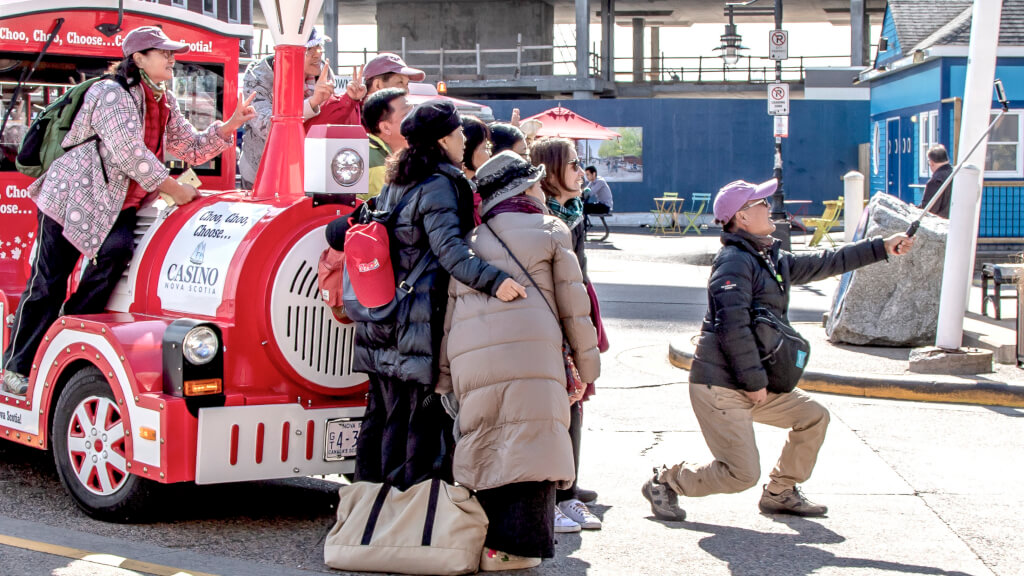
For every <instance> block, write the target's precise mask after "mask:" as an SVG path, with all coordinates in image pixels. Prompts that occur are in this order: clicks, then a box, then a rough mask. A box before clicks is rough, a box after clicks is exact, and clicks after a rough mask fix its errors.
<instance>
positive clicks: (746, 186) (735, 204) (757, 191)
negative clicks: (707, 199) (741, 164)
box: [715, 178, 779, 224]
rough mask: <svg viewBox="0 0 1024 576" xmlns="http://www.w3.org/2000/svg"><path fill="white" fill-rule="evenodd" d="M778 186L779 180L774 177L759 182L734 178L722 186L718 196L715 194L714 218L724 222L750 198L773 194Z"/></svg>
mask: <svg viewBox="0 0 1024 576" xmlns="http://www.w3.org/2000/svg"><path fill="white" fill-rule="evenodd" d="M778 187H779V181H778V180H776V179H775V178H772V179H771V180H769V181H767V182H762V183H760V184H751V183H750V182H744V181H743V180H736V181H735V182H730V183H728V184H726V185H725V186H722V188H721V189H720V190H719V191H718V196H715V220H718V221H719V222H721V223H723V224H725V223H726V222H728V221H729V220H732V217H733V216H735V215H736V213H737V212H739V211H740V209H741V208H743V205H744V204H746V203H747V202H750V201H751V200H760V199H761V198H767V197H769V196H771V195H772V194H774V193H775V189H776V188H778Z"/></svg>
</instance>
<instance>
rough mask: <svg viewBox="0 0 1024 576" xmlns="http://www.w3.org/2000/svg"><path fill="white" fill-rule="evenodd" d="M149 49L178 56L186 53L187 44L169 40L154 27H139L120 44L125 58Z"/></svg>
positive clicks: (162, 32)
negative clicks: (166, 51)
mask: <svg viewBox="0 0 1024 576" xmlns="http://www.w3.org/2000/svg"><path fill="white" fill-rule="evenodd" d="M150 48H157V49H160V50H170V51H171V52H177V53H178V54H181V53H182V52H188V44H185V43H183V42H175V41H174V40H171V39H170V38H168V37H167V35H166V34H164V31H163V30H161V29H160V28H157V27H156V26H139V27H138V28H136V29H135V30H132V31H131V32H129V33H128V35H127V36H125V37H124V42H122V43H121V50H122V51H123V52H124V55H125V56H131V55H132V54H135V53H136V52H142V51H143V50H149V49H150Z"/></svg>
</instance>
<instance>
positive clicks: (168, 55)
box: [150, 48, 177, 60]
mask: <svg viewBox="0 0 1024 576" xmlns="http://www.w3.org/2000/svg"><path fill="white" fill-rule="evenodd" d="M150 52H151V53H153V54H160V55H161V56H163V57H164V58H166V59H168V60H170V59H171V58H174V57H175V55H177V52H175V51H173V50H161V49H158V48H154V49H152V50H150Z"/></svg>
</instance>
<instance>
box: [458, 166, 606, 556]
mask: <svg viewBox="0 0 1024 576" xmlns="http://www.w3.org/2000/svg"><path fill="white" fill-rule="evenodd" d="M476 176H477V182H478V186H479V192H480V196H481V199H482V202H481V204H480V213H481V215H482V216H483V224H482V225H480V226H478V227H477V228H476V229H475V230H474V232H473V233H471V234H470V236H469V244H470V246H471V247H472V248H473V250H474V251H475V252H476V253H477V254H479V255H480V257H481V258H483V259H484V260H486V261H487V262H489V263H491V264H492V265H493V266H496V267H498V268H499V269H501V270H503V271H505V272H507V273H508V274H511V275H512V277H513V278H515V279H516V280H517V281H518V282H519V283H520V284H523V285H524V286H526V287H527V293H528V297H527V298H522V299H518V300H514V301H512V302H501V301H499V300H497V299H494V298H491V297H490V296H489V295H488V294H484V293H481V292H478V291H476V290H474V289H472V288H470V287H469V286H466V285H465V284H463V283H461V282H454V281H453V282H452V283H451V286H450V289H449V304H448V313H447V318H446V321H445V326H446V337H445V340H446V341H445V343H444V344H442V362H441V375H442V377H441V382H440V384H439V386H438V391H439V392H442V393H443V392H446V391H447V389H454V393H455V397H456V399H457V400H458V405H459V411H458V417H457V420H456V435H457V436H460V437H459V438H458V442H457V444H456V447H455V460H454V464H453V475H454V477H455V480H456V481H458V482H460V483H461V484H463V485H465V486H467V487H469V488H471V489H473V490H476V491H477V498H478V499H479V500H480V504H481V505H482V506H483V508H484V510H485V511H486V512H487V517H488V519H489V520H490V525H489V526H488V529H487V538H486V540H485V542H484V546H485V548H484V551H483V557H482V559H481V570H510V569H520V568H530V567H533V566H537V565H538V564H540V562H541V559H542V558H551V557H553V556H554V552H555V550H554V516H553V513H554V510H555V488H556V485H557V486H558V487H560V488H567V487H568V486H570V485H571V484H572V481H573V478H574V477H575V472H574V467H573V452H572V444H571V443H570V439H569V434H568V427H569V420H570V418H569V406H570V403H575V402H577V401H578V400H579V399H580V397H581V396H582V394H583V387H582V386H574V388H573V389H570V390H568V391H567V389H566V386H567V385H566V372H565V365H564V360H563V357H562V342H563V335H564V339H566V340H567V341H568V342H569V344H570V346H571V348H572V350H573V356H574V359H575V362H576V366H577V368H578V369H579V373H580V377H581V379H582V380H583V381H584V382H593V381H594V380H595V379H597V377H598V375H599V373H600V357H599V355H598V350H597V332H596V330H595V329H594V325H593V323H592V322H591V320H590V299H589V297H588V296H587V291H586V287H585V286H584V285H583V273H582V272H581V270H580V267H579V263H578V262H577V260H576V256H575V255H574V254H573V252H572V245H571V244H570V232H569V229H568V228H567V227H566V226H565V224H564V223H563V222H562V221H561V220H560V219H558V218H556V217H553V216H548V215H547V214H546V212H547V210H546V209H545V207H544V193H543V192H542V191H541V188H540V184H539V182H540V180H541V179H542V178H543V177H544V167H543V166H539V167H532V166H530V164H529V163H528V162H526V161H525V160H523V159H522V158H520V157H519V156H518V155H516V154H515V153H513V152H503V153H501V154H498V155H496V156H495V157H494V158H491V159H490V160H488V161H487V162H486V163H485V164H484V165H483V166H481V167H480V170H479V171H478V172H477V174H476ZM449 366H450V369H449ZM567 392H568V396H567Z"/></svg>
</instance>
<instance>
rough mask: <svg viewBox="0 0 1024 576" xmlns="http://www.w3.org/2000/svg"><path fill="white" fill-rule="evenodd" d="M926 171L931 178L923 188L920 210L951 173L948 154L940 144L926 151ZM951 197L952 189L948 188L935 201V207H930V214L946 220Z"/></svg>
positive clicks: (951, 168)
mask: <svg viewBox="0 0 1024 576" xmlns="http://www.w3.org/2000/svg"><path fill="white" fill-rule="evenodd" d="M928 169H929V170H931V173H932V177H931V179H929V180H928V183H927V184H925V186H924V196H923V197H922V198H921V206H920V208H921V209H922V210H923V209H924V207H925V206H927V205H928V202H930V201H931V199H932V197H933V196H935V193H936V192H938V191H939V188H942V184H943V183H945V182H946V180H947V179H948V178H949V176H950V175H951V174H952V173H953V167H952V166H950V165H949V154H947V153H946V147H945V146H943V145H942V144H936V145H935V146H932V147H931V148H929V149H928ZM952 196H953V188H952V186H949V187H947V188H946V190H945V191H944V192H943V193H942V196H941V197H940V198H939V199H938V200H936V201H935V205H934V206H932V208H931V210H930V212H931V213H932V214H935V215H936V216H938V217H940V218H947V219H948V218H949V199H950V198H951V197H952Z"/></svg>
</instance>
